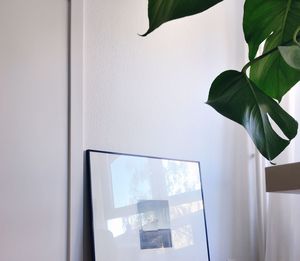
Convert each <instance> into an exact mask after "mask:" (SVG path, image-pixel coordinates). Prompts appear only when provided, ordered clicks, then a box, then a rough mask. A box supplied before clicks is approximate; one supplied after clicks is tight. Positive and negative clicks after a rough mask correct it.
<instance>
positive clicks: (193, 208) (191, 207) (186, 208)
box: [170, 200, 203, 219]
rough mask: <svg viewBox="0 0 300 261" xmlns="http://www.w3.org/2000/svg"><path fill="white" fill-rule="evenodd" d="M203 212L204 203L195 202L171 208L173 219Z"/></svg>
mask: <svg viewBox="0 0 300 261" xmlns="http://www.w3.org/2000/svg"><path fill="white" fill-rule="evenodd" d="M200 210H203V201H202V200H201V201H194V202H191V203H184V204H181V205H177V206H172V207H171V208H170V216H171V219H176V218H180V217H184V216H187V215H189V214H192V213H196V212H198V211H200Z"/></svg>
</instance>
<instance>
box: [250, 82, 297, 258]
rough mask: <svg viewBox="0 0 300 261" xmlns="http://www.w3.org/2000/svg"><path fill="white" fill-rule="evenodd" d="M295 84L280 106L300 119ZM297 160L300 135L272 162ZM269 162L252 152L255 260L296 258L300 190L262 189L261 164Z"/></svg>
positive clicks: (263, 165) (262, 166)
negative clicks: (256, 237)
mask: <svg viewBox="0 0 300 261" xmlns="http://www.w3.org/2000/svg"><path fill="white" fill-rule="evenodd" d="M298 89H299V86H298V87H295V88H294V90H292V91H291V93H290V94H289V96H288V97H287V99H286V100H285V101H284V107H285V108H286V109H288V111H289V112H290V113H291V114H292V115H293V116H294V117H295V118H296V119H297V120H300V105H299V104H298V103H297V101H298V100H299V98H300V89H299V90H298ZM298 161H300V137H297V138H295V140H294V141H293V142H292V143H291V145H290V146H289V148H288V149H286V150H285V151H284V153H283V154H282V155H280V156H279V157H278V158H277V159H276V160H275V162H276V164H286V163H291V162H298ZM268 164H269V163H268V162H266V161H265V160H263V159H262V157H261V156H259V155H256V175H255V177H256V180H257V183H256V185H257V187H256V189H257V191H256V199H257V205H256V206H255V209H256V211H257V217H258V220H257V231H258V234H257V235H258V242H257V243H258V250H259V261H261V260H264V261H299V260H300V247H299V242H300V222H299V221H300V194H299V195H297V194H286V193H266V192H265V179H264V168H265V166H267V165H268Z"/></svg>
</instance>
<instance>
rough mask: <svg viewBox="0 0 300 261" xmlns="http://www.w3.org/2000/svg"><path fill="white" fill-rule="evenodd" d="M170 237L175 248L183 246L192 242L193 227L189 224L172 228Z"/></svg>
mask: <svg viewBox="0 0 300 261" xmlns="http://www.w3.org/2000/svg"><path fill="white" fill-rule="evenodd" d="M172 237H173V244H174V248H175V249H180V248H185V247H188V246H192V245H193V244H194V239H193V229H192V227H191V226H190V225H185V226H182V227H179V228H177V229H174V230H173V233H172Z"/></svg>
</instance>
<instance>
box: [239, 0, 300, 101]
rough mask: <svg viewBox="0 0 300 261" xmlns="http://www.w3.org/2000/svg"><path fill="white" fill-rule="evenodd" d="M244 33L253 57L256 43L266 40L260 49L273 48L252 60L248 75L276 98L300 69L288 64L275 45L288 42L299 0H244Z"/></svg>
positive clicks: (298, 17)
mask: <svg viewBox="0 0 300 261" xmlns="http://www.w3.org/2000/svg"><path fill="white" fill-rule="evenodd" d="M244 11H245V12H244V22H243V26H244V33H245V38H246V41H247V43H248V45H249V59H250V60H253V59H254V57H255V55H256V53H257V50H258V48H259V45H260V44H261V43H262V42H263V41H265V40H266V43H265V46H264V51H263V53H267V52H269V51H271V50H273V49H275V51H274V52H272V53H271V54H269V55H267V56H266V57H265V58H263V59H261V60H259V61H257V62H255V63H253V65H252V66H251V73H250V78H251V80H253V81H254V82H255V84H256V85H257V86H258V87H259V88H260V89H261V90H263V91H264V92H265V93H266V94H267V95H269V96H270V97H273V98H275V99H277V100H278V101H280V100H281V99H282V96H283V95H284V94H286V93H287V92H288V91H289V90H290V89H291V88H292V87H293V86H294V85H295V84H296V83H297V82H298V81H299V80H300V72H299V71H298V70H295V69H294V68H291V67H290V66H289V65H288V64H287V63H286V62H285V61H284V59H283V58H282V56H281V55H280V53H279V50H278V46H281V45H286V44H288V43H289V42H292V39H293V35H294V32H295V31H296V29H297V28H298V27H299V25H300V1H299V0H272V1H265V0H246V3H245V10H244Z"/></svg>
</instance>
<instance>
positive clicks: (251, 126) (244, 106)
mask: <svg viewBox="0 0 300 261" xmlns="http://www.w3.org/2000/svg"><path fill="white" fill-rule="evenodd" d="M207 103H208V104H209V105H210V106H212V107H213V108H214V109H215V110H216V111H218V112H219V113H220V114H222V115H224V116H225V117H227V118H229V119H231V120H233V121H235V122H237V123H239V124H241V125H242V126H244V128H245V129H246V130H247V132H248V134H249V135H250V137H251V138H252V140H253V142H254V144H255V145H256V147H257V149H258V150H259V151H260V153H261V154H262V155H263V156H264V157H265V158H267V159H268V160H272V159H274V158H275V157H276V156H278V155H279V154H280V153H281V152H282V151H283V150H284V149H285V148H286V147H287V146H288V145H289V143H290V140H291V139H293V138H294V137H295V136H296V134H297V129H298V123H297V122H296V121H295V120H294V119H293V118H292V117H291V116H290V115H289V114H288V113H287V112H285V111H284V110H283V109H282V108H281V107H280V106H279V104H278V103H277V102H276V101H274V100H273V99H272V98H270V97H269V96H267V95H266V94H265V93H264V92H262V91H261V90H260V89H259V88H258V87H257V86H256V85H255V83H254V82H252V81H251V80H250V79H249V78H248V77H247V76H246V74H244V73H241V72H238V71H226V72H224V73H222V74H220V75H219V76H218V77H217V78H216V79H215V81H214V82H213V84H212V86H211V89H210V93H209V97H208V102H207ZM269 117H270V118H271V119H272V120H273V121H274V122H275V123H276V124H277V125H278V127H279V128H280V129H281V131H282V132H283V133H284V135H285V136H286V137H287V139H284V138H281V137H280V136H279V135H278V134H277V133H276V132H275V131H274V129H273V128H272V126H271V123H270V120H269Z"/></svg>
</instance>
